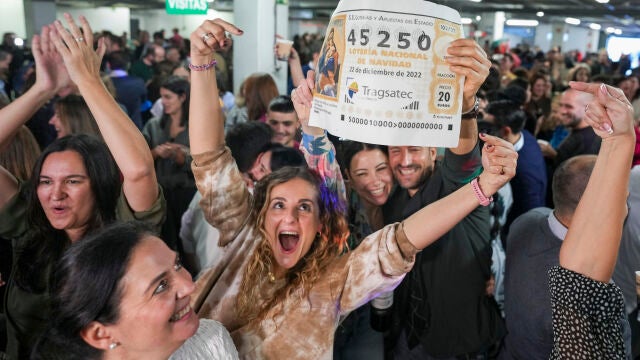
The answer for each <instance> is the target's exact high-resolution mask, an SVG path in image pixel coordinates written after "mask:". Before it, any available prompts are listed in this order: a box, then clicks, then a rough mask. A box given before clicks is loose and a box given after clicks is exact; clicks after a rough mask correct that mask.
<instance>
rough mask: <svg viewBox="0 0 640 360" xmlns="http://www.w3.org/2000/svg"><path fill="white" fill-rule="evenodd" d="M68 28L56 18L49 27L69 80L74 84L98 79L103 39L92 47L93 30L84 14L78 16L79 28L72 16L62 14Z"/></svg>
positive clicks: (102, 54)
mask: <svg viewBox="0 0 640 360" xmlns="http://www.w3.org/2000/svg"><path fill="white" fill-rule="evenodd" d="M64 17H65V20H66V22H67V25H68V26H69V30H68V31H67V30H66V29H65V28H64V26H63V25H62V23H61V22H60V21H58V20H56V21H55V22H54V23H53V26H52V27H51V30H52V31H51V41H52V42H53V44H54V46H55V48H56V49H57V51H58V53H59V54H60V55H61V56H62V59H63V60H64V64H65V66H66V68H67V71H68V72H69V76H70V77H71V80H73V81H74V82H75V83H76V84H79V83H80V82H81V81H85V80H89V79H94V80H95V79H97V80H100V63H101V62H102V57H103V56H104V53H105V51H106V46H105V44H104V41H103V40H102V39H100V41H99V42H98V49H97V50H94V49H93V31H92V30H91V26H89V22H88V21H87V19H86V18H85V17H84V16H80V25H81V28H79V27H78V25H76V23H75V21H74V20H73V17H72V16H71V15H69V14H68V13H65V14H64Z"/></svg>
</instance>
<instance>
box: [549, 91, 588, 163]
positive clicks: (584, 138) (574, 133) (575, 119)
mask: <svg viewBox="0 0 640 360" xmlns="http://www.w3.org/2000/svg"><path fill="white" fill-rule="evenodd" d="M589 101H591V95H590V94H588V93H584V92H580V91H576V90H573V89H569V90H567V91H565V92H564V93H562V97H561V98H560V120H561V121H562V125H564V126H565V127H566V128H568V129H569V130H570V133H569V135H568V136H567V137H566V138H565V139H564V140H563V141H562V143H560V146H558V149H557V150H554V149H553V148H552V147H551V145H549V144H548V143H540V149H541V150H542V154H543V155H544V156H545V157H546V158H549V159H551V160H552V164H553V169H555V168H556V167H558V165H560V164H561V163H562V162H563V161H565V160H567V159H569V158H571V157H574V156H576V155H588V154H594V155H597V154H598V151H599V150H600V137H599V136H597V135H596V133H595V132H594V131H593V129H592V128H591V126H589V125H588V124H587V122H586V121H585V120H584V117H585V114H586V111H587V110H588V108H587V107H586V106H587V104H588V103H589Z"/></svg>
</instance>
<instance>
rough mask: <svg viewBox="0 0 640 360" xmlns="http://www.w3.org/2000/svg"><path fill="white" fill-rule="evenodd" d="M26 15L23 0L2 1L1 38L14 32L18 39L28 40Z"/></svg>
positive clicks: (0, 6)
mask: <svg viewBox="0 0 640 360" xmlns="http://www.w3.org/2000/svg"><path fill="white" fill-rule="evenodd" d="M24 15H25V14H24V2H23V1H22V0H0V36H1V35H2V34H4V33H5V32H13V33H15V34H16V36H18V37H21V38H23V39H24V38H26V37H27V25H26V23H25V21H24Z"/></svg>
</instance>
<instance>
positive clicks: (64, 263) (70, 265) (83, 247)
mask: <svg viewBox="0 0 640 360" xmlns="http://www.w3.org/2000/svg"><path fill="white" fill-rule="evenodd" d="M152 235H153V233H152V231H151V230H150V229H149V228H148V227H147V225H145V224H144V223H142V222H134V221H131V222H123V223H115V224H112V225H109V226H106V227H104V228H102V229H101V230H100V231H98V232H96V233H94V234H93V235H91V236H88V237H87V238H85V239H83V240H82V241H78V242H76V243H74V244H73V245H71V247H69V249H68V250H67V251H66V252H65V254H64V256H63V257H62V258H61V259H60V261H58V263H57V264H56V270H55V272H54V275H53V281H52V301H51V302H52V311H51V314H52V318H51V319H50V321H49V325H48V327H47V330H46V331H45V333H44V334H43V335H42V336H41V337H40V338H39V340H38V342H37V343H36V346H35V348H34V350H33V352H32V354H31V359H32V360H40V359H42V360H44V359H48V360H53V359H78V360H80V359H100V358H101V357H102V350H99V349H96V348H94V347H92V346H90V345H89V344H87V343H86V342H85V341H84V340H83V339H82V337H81V336H80V332H81V331H82V330H83V329H84V328H85V327H87V326H88V325H90V324H91V323H92V322H93V321H97V322H100V323H102V324H114V323H116V322H117V321H118V319H119V317H120V302H121V300H122V295H123V286H122V283H121V281H122V278H123V277H124V276H125V274H126V271H127V268H128V266H129V262H130V259H131V255H132V254H133V252H134V249H135V248H136V247H137V246H138V244H140V242H141V241H142V239H144V238H145V237H147V236H152Z"/></svg>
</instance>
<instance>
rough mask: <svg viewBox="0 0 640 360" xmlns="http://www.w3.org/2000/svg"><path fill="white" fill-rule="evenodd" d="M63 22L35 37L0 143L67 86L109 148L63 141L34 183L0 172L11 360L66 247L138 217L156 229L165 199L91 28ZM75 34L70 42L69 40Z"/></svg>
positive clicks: (20, 352)
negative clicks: (25, 84) (29, 71)
mask: <svg viewBox="0 0 640 360" xmlns="http://www.w3.org/2000/svg"><path fill="white" fill-rule="evenodd" d="M66 18H67V22H68V24H69V25H70V27H71V31H70V32H68V31H67V30H66V29H64V28H63V27H62V24H60V23H56V24H55V26H54V25H50V26H46V27H44V28H43V30H42V33H41V34H40V36H38V35H36V36H34V39H33V42H32V47H33V55H34V58H35V61H36V75H37V76H36V83H35V84H34V85H33V86H32V87H31V88H30V89H29V90H28V91H27V92H26V93H25V94H23V95H22V96H20V98H19V99H17V100H16V101H14V102H13V103H11V104H9V105H8V106H7V107H5V108H3V109H2V110H0V118H2V119H3V121H2V123H1V124H0V145H4V144H5V143H6V142H8V141H9V140H10V138H11V136H12V135H13V134H15V132H16V130H17V129H18V128H20V126H22V124H23V123H24V122H26V121H27V120H28V119H29V118H30V117H31V115H32V114H33V113H34V112H35V111H37V110H38V109H39V108H40V107H41V106H42V105H43V104H44V103H46V102H47V101H49V100H50V99H51V98H53V97H54V96H55V94H56V93H57V92H58V91H59V90H61V89H63V88H65V87H67V86H68V85H69V83H70V82H71V81H72V80H73V82H74V83H75V84H77V85H78V88H79V90H80V93H81V94H82V96H83V98H84V100H85V101H86V104H87V106H88V108H89V109H91V111H92V114H93V116H94V117H95V121H96V123H97V124H98V127H99V128H100V131H101V133H102V135H104V139H105V141H104V142H103V141H102V140H100V139H98V138H97V137H94V136H90V135H86V134H80V135H69V136H64V137H61V138H60V139H57V140H56V141H55V142H53V143H52V144H51V145H50V146H48V147H47V148H45V149H44V151H43V152H42V154H41V155H40V156H39V158H38V159H37V161H36V164H35V166H34V169H33V172H32V175H31V178H30V179H25V180H26V182H25V183H22V182H21V181H19V180H18V179H16V178H15V177H14V176H12V175H11V174H9V173H8V172H7V171H6V170H5V169H4V168H2V167H0V237H2V238H6V239H12V240H13V246H14V259H15V262H14V266H13V268H12V273H11V277H10V278H9V281H8V285H7V294H6V302H5V309H4V313H5V314H7V353H8V355H9V357H10V358H15V359H24V358H28V357H29V353H30V352H31V349H32V348H33V343H34V341H35V339H36V338H37V337H38V336H39V335H40V334H41V332H42V330H43V328H44V325H45V323H46V321H47V320H48V319H49V317H50V316H51V313H50V312H49V309H50V289H49V285H50V281H51V276H52V273H53V271H54V270H55V265H54V264H55V262H56V261H57V260H58V259H59V258H60V257H62V255H63V253H64V252H65V250H66V249H67V248H68V247H69V245H71V243H74V242H78V241H80V240H82V238H83V237H84V236H85V235H87V234H90V233H92V232H94V231H96V230H98V229H100V228H102V227H103V226H105V225H107V224H110V223H112V222H114V221H115V220H117V219H123V220H130V219H138V220H141V221H147V222H149V223H150V225H151V226H154V227H156V228H159V226H160V224H161V223H162V220H163V218H164V208H165V206H164V197H163V196H162V192H161V191H160V188H159V186H158V183H157V180H156V175H155V171H154V168H153V159H152V156H151V153H150V151H149V148H148V146H147V144H146V142H145V140H144V138H143V137H142V135H141V134H140V132H139V130H138V129H137V128H136V127H135V126H134V125H133V123H132V122H131V120H130V119H129V118H128V117H127V116H126V115H125V114H124V113H123V112H122V110H120V108H119V107H118V105H117V104H116V102H115V100H114V99H113V97H111V95H110V94H109V93H108V92H107V91H106V89H105V88H104V86H103V85H102V82H101V80H100V77H99V72H98V67H99V64H100V58H101V56H102V54H103V53H104V44H103V43H102V42H100V45H99V46H98V50H97V51H94V50H93V47H92V46H89V45H87V44H93V38H92V35H91V34H92V31H91V28H90V27H89V24H88V23H87V22H86V20H85V19H84V18H81V26H82V28H83V30H82V32H83V36H84V39H85V40H86V43H85V42H84V41H78V40H77V39H78V38H79V34H80V28H79V27H78V26H77V25H76V24H75V22H74V21H73V19H72V18H71V17H70V16H68V15H66ZM72 34H73V35H72Z"/></svg>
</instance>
